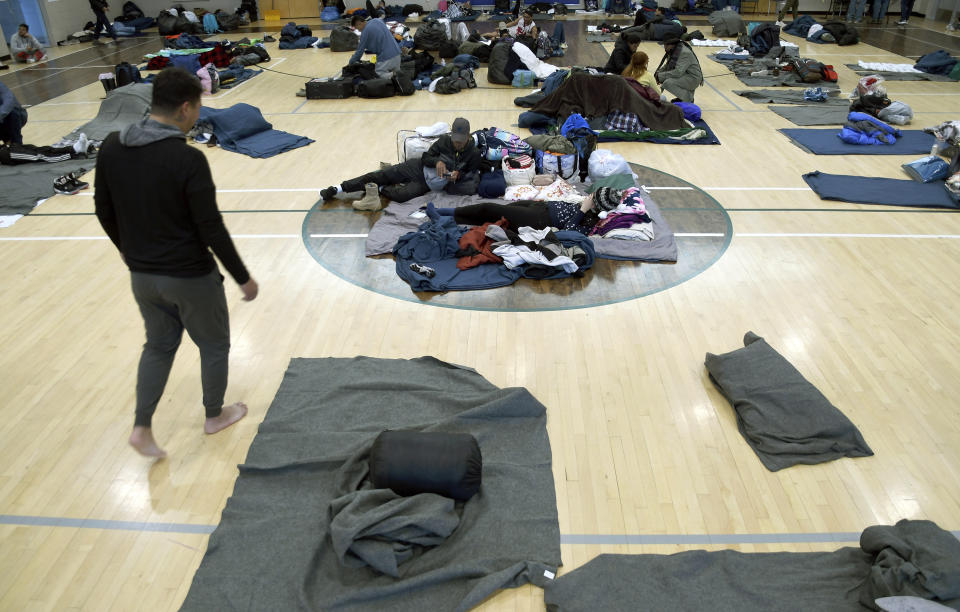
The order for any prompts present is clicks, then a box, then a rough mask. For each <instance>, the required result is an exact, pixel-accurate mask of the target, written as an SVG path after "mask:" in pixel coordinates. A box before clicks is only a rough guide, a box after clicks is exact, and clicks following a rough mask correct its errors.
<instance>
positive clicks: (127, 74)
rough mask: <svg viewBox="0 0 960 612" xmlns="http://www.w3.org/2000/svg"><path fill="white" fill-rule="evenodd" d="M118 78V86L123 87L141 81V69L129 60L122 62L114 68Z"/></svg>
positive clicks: (115, 75)
mask: <svg viewBox="0 0 960 612" xmlns="http://www.w3.org/2000/svg"><path fill="white" fill-rule="evenodd" d="M113 73H114V77H115V78H116V83H117V87H123V86H124V85H129V84H130V83H139V82H140V81H141V77H140V70H138V69H137V67H136V66H134V65H133V64H130V63H129V62H120V63H119V64H117V66H116V68H114V70H113Z"/></svg>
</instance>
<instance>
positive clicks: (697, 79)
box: [654, 37, 703, 102]
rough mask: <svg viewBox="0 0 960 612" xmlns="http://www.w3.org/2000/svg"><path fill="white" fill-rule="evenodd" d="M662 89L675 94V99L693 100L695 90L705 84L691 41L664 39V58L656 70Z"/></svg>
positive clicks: (655, 74)
mask: <svg viewBox="0 0 960 612" xmlns="http://www.w3.org/2000/svg"><path fill="white" fill-rule="evenodd" d="M654 76H655V77H656V79H657V83H659V84H660V89H662V90H663V91H664V92H670V93H671V94H673V96H674V97H673V99H671V100H670V101H671V102H673V101H674V100H680V101H681V102H693V92H694V90H696V89H697V87H700V86H701V85H703V71H702V70H701V69H700V61H699V60H698V59H697V55H696V54H695V53H694V52H693V49H692V48H691V47H690V45H689V43H686V42H682V41H681V40H680V39H679V38H677V37H672V38H668V39H666V40H664V41H663V59H662V60H660V66H659V67H658V68H657V70H656V72H654Z"/></svg>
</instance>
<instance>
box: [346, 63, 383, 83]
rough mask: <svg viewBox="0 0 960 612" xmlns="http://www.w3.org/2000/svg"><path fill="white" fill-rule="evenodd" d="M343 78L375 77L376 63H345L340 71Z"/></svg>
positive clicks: (363, 78)
mask: <svg viewBox="0 0 960 612" xmlns="http://www.w3.org/2000/svg"><path fill="white" fill-rule="evenodd" d="M340 72H341V75H342V76H343V78H345V79H352V78H358V79H360V80H361V81H369V80H371V79H376V78H378V77H377V65H376V64H374V63H373V62H357V63H356V64H347V65H346V66H344V67H343V70H341V71H340Z"/></svg>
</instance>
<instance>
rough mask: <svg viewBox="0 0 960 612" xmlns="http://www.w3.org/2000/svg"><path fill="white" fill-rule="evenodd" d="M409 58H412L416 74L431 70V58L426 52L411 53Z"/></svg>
mask: <svg viewBox="0 0 960 612" xmlns="http://www.w3.org/2000/svg"><path fill="white" fill-rule="evenodd" d="M410 57H412V58H413V65H414V67H415V70H416V73H417V74H420V73H421V72H427V71H428V70H432V69H433V56H432V55H430V54H429V53H427V52H426V51H411V52H410Z"/></svg>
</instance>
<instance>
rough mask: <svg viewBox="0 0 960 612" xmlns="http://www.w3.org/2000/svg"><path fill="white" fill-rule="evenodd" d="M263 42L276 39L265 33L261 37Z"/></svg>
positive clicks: (275, 40)
mask: <svg viewBox="0 0 960 612" xmlns="http://www.w3.org/2000/svg"><path fill="white" fill-rule="evenodd" d="M263 42H277V39H276V38H274V37H273V36H270V35H269V34H267V35H266V36H264V37H263Z"/></svg>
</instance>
